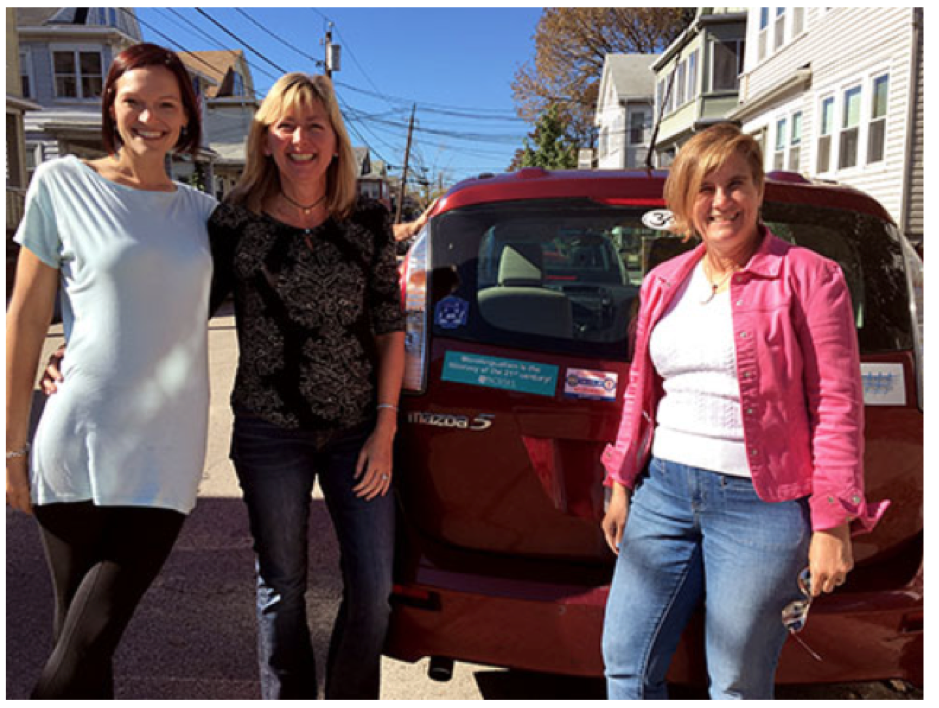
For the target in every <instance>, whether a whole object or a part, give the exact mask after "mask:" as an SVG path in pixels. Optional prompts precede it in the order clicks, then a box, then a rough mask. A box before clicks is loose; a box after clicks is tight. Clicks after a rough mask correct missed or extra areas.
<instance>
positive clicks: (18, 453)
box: [7, 443, 29, 460]
mask: <svg viewBox="0 0 939 708" xmlns="http://www.w3.org/2000/svg"><path fill="white" fill-rule="evenodd" d="M28 454H29V443H26V445H24V446H23V447H21V448H20V449H19V450H7V459H8V460H13V459H16V458H17V457H26V456H27V455H28Z"/></svg>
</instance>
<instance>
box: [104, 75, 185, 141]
mask: <svg viewBox="0 0 939 708" xmlns="http://www.w3.org/2000/svg"><path fill="white" fill-rule="evenodd" d="M111 118H113V119H114V124H115V127H116V129H117V134H118V135H119V136H120V139H121V142H122V143H123V149H124V150H129V151H130V152H131V153H133V154H135V155H140V156H143V155H148V154H149V155H159V156H160V157H163V156H165V155H166V153H168V152H169V151H170V150H172V149H173V148H174V147H175V146H176V144H177V142H178V141H179V134H180V131H181V130H182V129H183V128H184V127H185V126H186V124H187V123H188V122H189V118H188V116H187V115H186V111H185V109H184V107H183V100H182V95H181V93H180V90H179V83H178V82H177V81H176V77H175V76H174V75H173V73H172V72H171V71H170V70H169V69H166V68H165V67H162V66H156V65H155V66H143V67H140V68H139V69H132V70H131V71H128V72H125V73H124V74H123V75H122V76H121V78H120V79H118V80H117V82H116V84H115V97H114V103H113V105H112V106H111Z"/></svg>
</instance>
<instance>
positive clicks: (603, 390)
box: [564, 369, 619, 401]
mask: <svg viewBox="0 0 939 708" xmlns="http://www.w3.org/2000/svg"><path fill="white" fill-rule="evenodd" d="M618 380H619V375H618V374H617V373H615V372H612V371H591V370H590V369H568V370H567V372H566V373H565V374H564V397H565V398H581V399H588V400H593V401H615V400H616V382H617V381H618Z"/></svg>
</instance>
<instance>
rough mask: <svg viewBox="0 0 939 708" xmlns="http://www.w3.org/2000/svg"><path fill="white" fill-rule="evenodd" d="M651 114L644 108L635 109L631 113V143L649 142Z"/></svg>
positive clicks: (641, 143)
mask: <svg viewBox="0 0 939 708" xmlns="http://www.w3.org/2000/svg"><path fill="white" fill-rule="evenodd" d="M648 128H649V116H648V114H647V113H646V112H645V111H644V110H633V111H631V112H630V114H629V143H630V145H645V144H646V143H647V142H648Z"/></svg>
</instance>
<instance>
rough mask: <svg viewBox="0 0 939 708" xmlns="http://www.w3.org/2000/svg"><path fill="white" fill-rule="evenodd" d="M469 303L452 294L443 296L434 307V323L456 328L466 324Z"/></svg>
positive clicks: (445, 327) (446, 327)
mask: <svg viewBox="0 0 939 708" xmlns="http://www.w3.org/2000/svg"><path fill="white" fill-rule="evenodd" d="M468 314H469V303H468V302H467V301H466V300H463V299H462V298H458V297H454V296H453V295H451V296H449V297H445V298H444V299H443V300H441V301H440V302H438V303H437V307H436V308H435V309H434V323H435V324H437V325H438V326H439V327H442V328H443V329H457V328H458V327H463V326H464V325H465V324H466V320H467V316H468Z"/></svg>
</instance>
